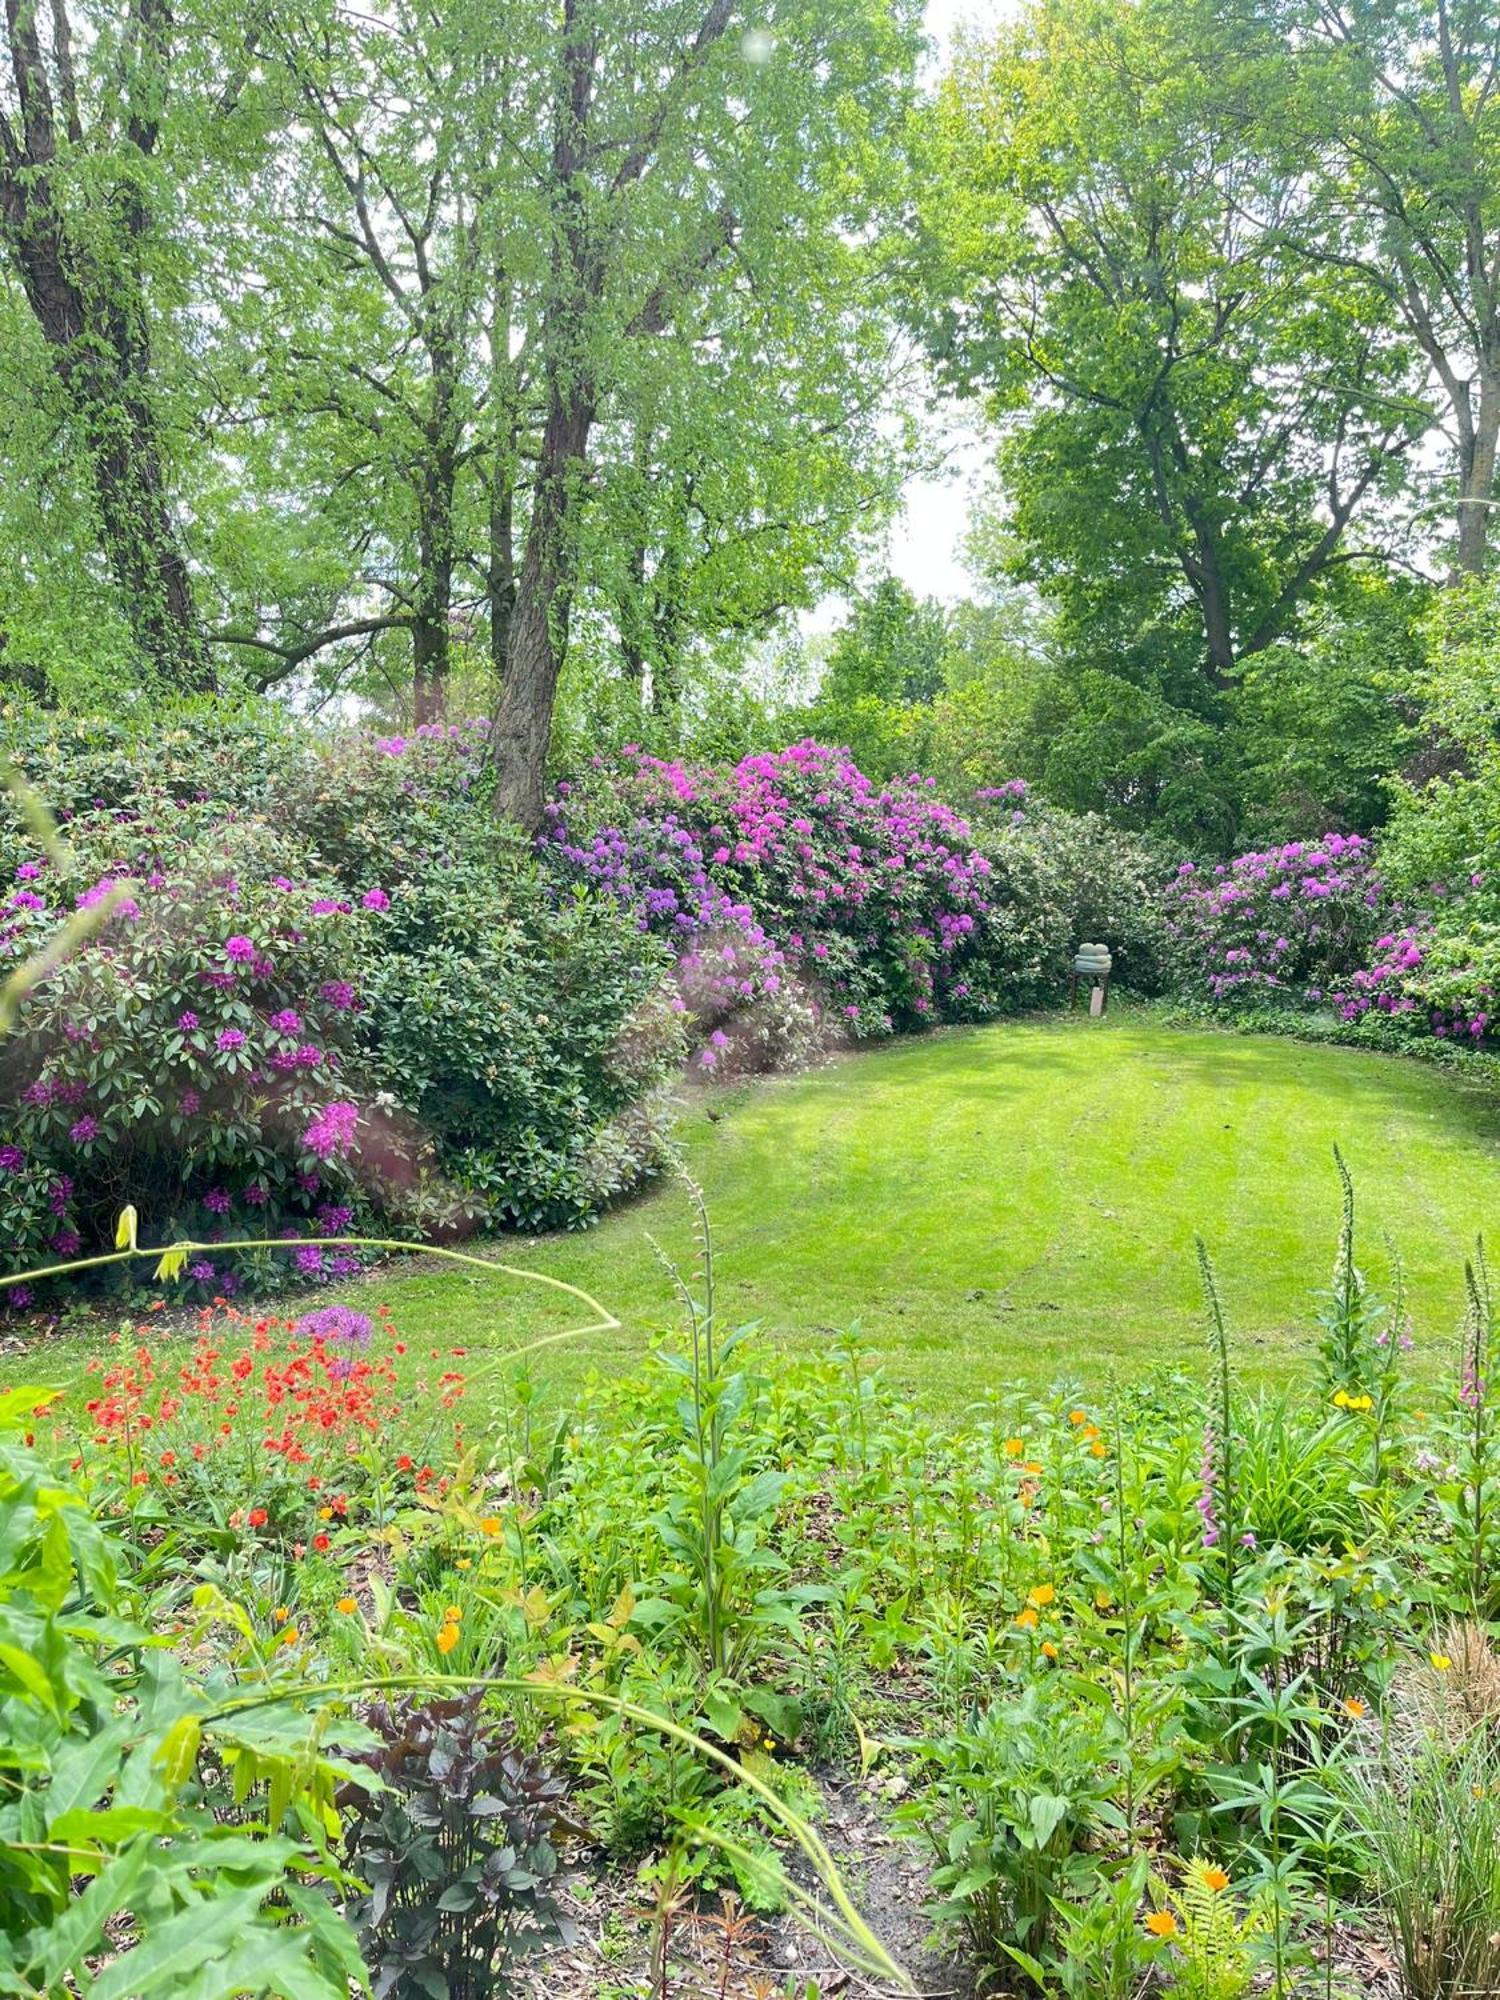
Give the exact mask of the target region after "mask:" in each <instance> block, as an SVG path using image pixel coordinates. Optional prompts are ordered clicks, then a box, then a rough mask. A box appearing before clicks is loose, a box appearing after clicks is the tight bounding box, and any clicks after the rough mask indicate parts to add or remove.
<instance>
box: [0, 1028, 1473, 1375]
mask: <svg viewBox="0 0 1500 2000" xmlns="http://www.w3.org/2000/svg"><path fill="white" fill-rule="evenodd" d="M681 1130H682V1140H683V1146H684V1152H685V1156H686V1161H687V1164H688V1166H689V1168H690V1170H691V1171H692V1173H693V1174H694V1175H695V1176H696V1178H697V1179H698V1180H699V1181H700V1182H701V1184H702V1186H703V1189H704V1192H705V1194H706V1196H707V1200H708V1205H709V1209H710V1212H711V1214H712V1216H713V1220H714V1226H715V1238H716V1243H717V1246H718V1262H719V1278H720V1294H721V1301H722V1305H723V1310H724V1313H725V1315H726V1317H727V1318H728V1319H729V1320H731V1321H736V1322H737V1321H741V1320H747V1319H756V1320H759V1321H761V1322H762V1323H763V1327H764V1329H765V1334H766V1337H767V1338H768V1339H771V1340H774V1341H777V1342H784V1343H786V1344H787V1345H788V1346H789V1347H798V1346H805V1345H810V1344H816V1343H818V1342H820V1341H825V1340H827V1339H828V1337H829V1336H830V1335H831V1334H833V1333H835V1332H837V1331H839V1330H841V1329H843V1328H845V1327H847V1326H849V1325H850V1324H851V1323H852V1322H854V1321H858V1322H859V1323H860V1326H861V1329H862V1333H863V1335H864V1339H865V1342H866V1344H867V1346H868V1348H869V1349H870V1350H871V1352H872V1353H873V1354H874V1355H875V1356H876V1357H878V1358H879V1359H880V1360H882V1361H884V1362H885V1363H886V1364H887V1366H888V1368H889V1370H890V1372H891V1374H892V1375H893V1376H894V1377H895V1378H896V1379H897V1380H898V1381H899V1382H900V1383H901V1384H902V1385H903V1386H904V1387H906V1388H908V1389H910V1390H913V1391H916V1392H920V1393H921V1395H922V1396H923V1398H924V1400H926V1401H927V1402H928V1403H929V1404H930V1406H931V1407H933V1408H934V1409H937V1410H947V1411H952V1410H954V1409H956V1408H958V1407H961V1406H962V1405H963V1404H965V1403H967V1402H968V1401H970V1400H971V1399H972V1398H974V1397H975V1396H977V1395H979V1394H981V1393H982V1392H983V1391H985V1390H990V1389H1002V1388H1004V1387H1006V1386H1007V1385H1009V1384H1012V1383H1024V1384H1028V1385H1033V1386H1036V1385H1045V1384H1047V1383H1049V1382H1051V1381H1054V1380H1057V1379H1060V1378H1064V1377H1066V1378H1071V1379H1074V1380H1077V1381H1079V1382H1082V1383H1085V1384H1089V1385H1093V1386H1094V1387H1097V1386H1098V1385H1099V1384H1100V1382H1101V1381H1102V1379H1103V1377H1104V1375H1105V1374H1106V1372H1108V1371H1109V1370H1118V1371H1120V1372H1122V1373H1126V1374H1138V1373H1140V1372H1142V1371H1144V1370H1146V1369H1148V1368H1150V1367H1151V1366H1153V1365H1156V1364H1175V1363H1187V1364H1188V1365H1191V1366H1194V1367H1196V1366H1198V1365H1199V1364H1200V1358H1201V1355H1202V1351H1203V1336H1202V1315H1201V1301H1200V1297H1199V1291H1198V1279H1197V1275H1196V1270H1195V1266H1194V1259H1193V1234H1194V1232H1195V1231H1201V1232H1202V1233H1203V1235H1204V1236H1205V1238H1206V1239H1207V1241H1208V1243H1209V1246H1210V1248H1211V1250H1212V1252H1213V1255H1214V1258H1215V1261H1216V1264H1217V1266H1218V1269H1219V1272H1220V1276H1221V1279H1222V1281H1223V1288H1224V1292H1225V1297H1226V1300H1227V1304H1228V1308H1229V1312H1230V1315H1231V1319H1232V1322H1233V1325H1234V1327H1235V1330H1236V1335H1237V1352H1238V1353H1239V1355H1240V1357H1241V1359H1242V1363H1243V1365H1244V1366H1245V1367H1246V1368H1247V1369H1254V1370H1258V1371H1260V1372H1263V1373H1264V1374H1265V1375H1266V1376H1267V1377H1269V1378H1272V1379H1274V1378H1275V1377H1277V1376H1279V1375H1281V1374H1283V1373H1284V1372H1286V1370H1287V1369H1288V1368H1289V1366H1290V1364H1291V1362H1292V1359H1293V1357H1294V1355H1296V1354H1300V1353H1302V1352H1305V1351H1306V1350H1307V1349H1308V1348H1309V1347H1310V1345H1311V1341H1312V1334H1311V1331H1310V1319H1311V1303H1310V1296H1309V1295H1310V1294H1311V1293H1312V1292H1313V1291H1314V1290H1315V1289H1317V1288H1319V1287H1321V1286H1323V1285H1326V1283H1327V1282H1328V1277H1329V1272H1330V1269H1331V1264H1332V1257H1333V1246H1334V1234H1335V1230H1336V1226H1337V1218H1338V1186H1337V1180H1336V1177H1335V1173H1334V1167H1333V1161H1332V1156H1331V1149H1332V1147H1333V1145H1334V1143H1335V1141H1337V1143H1338V1144H1339V1145H1340V1146H1341V1147H1342V1149H1343V1152H1344V1155H1345V1157H1346V1159H1347V1160H1348V1161H1349V1163H1350V1166H1351V1168H1352V1170H1353V1173H1354V1176H1355V1181H1356V1186H1357V1188H1358V1191H1359V1198H1360V1216H1361V1233H1362V1250H1361V1262H1362V1263H1363V1264H1364V1265H1365V1267H1366V1268H1367V1269H1369V1270H1370V1271H1371V1272H1372V1275H1374V1276H1375V1277H1376V1278H1377V1280H1380V1279H1382V1278H1383V1277H1384V1275H1385V1272H1386V1269H1387V1256H1386V1250H1385V1246H1384V1243H1383V1241H1382V1237H1383V1235H1384V1233H1385V1232H1389V1234H1390V1235H1391V1237H1393V1238H1394V1240H1395V1241H1396V1243H1397V1244H1398V1246H1399V1248H1400V1250H1401V1253H1402V1257H1403V1259H1404V1262H1405V1265H1406V1270H1407V1278H1408V1285H1409V1291H1410V1296H1411V1303H1412V1307H1413V1311H1414V1314H1415V1319H1416V1331H1417V1338H1418V1345H1419V1349H1420V1350H1422V1351H1423V1352H1424V1353H1425V1355H1426V1356H1427V1357H1428V1358H1429V1359H1431V1358H1433V1357H1434V1353H1435V1350H1436V1349H1437V1348H1438V1347H1439V1346H1440V1347H1441V1349H1442V1351H1443V1353H1444V1354H1446V1353H1448V1352H1449V1351H1451V1348H1452V1345H1453V1342H1454V1339H1455V1332H1456V1327H1457V1323H1458V1319H1459V1314H1460V1311H1461V1304H1462V1276H1463V1259H1464V1256H1465V1254H1466V1253H1467V1251H1468V1250H1469V1249H1470V1248H1471V1247H1472V1243H1473V1239H1474V1236H1475V1234H1476V1232H1477V1231H1479V1230H1481V1229H1484V1228H1485V1227H1486V1225H1487V1224H1488V1223H1489V1222H1490V1221H1491V1220H1492V1219H1494V1218H1495V1217H1497V1216H1500V1146H1497V1141H1500V1105H1497V1103H1496V1102H1495V1100H1494V1099H1493V1097H1491V1096H1489V1095H1487V1094H1485V1093H1484V1092H1482V1091H1479V1090H1475V1089H1474V1088H1472V1087H1470V1086H1466V1085H1465V1084H1463V1083H1461V1082H1459V1081H1456V1080H1455V1079H1454V1078H1453V1077H1452V1076H1451V1075H1447V1074H1443V1073H1440V1072H1437V1071H1434V1070H1431V1069H1428V1068H1426V1067H1424V1066H1422V1065H1420V1064H1417V1063H1414V1062H1404V1061H1402V1060H1401V1059H1400V1058H1397V1057H1390V1056H1382V1055H1377V1054H1366V1053H1364V1052H1361V1051H1351V1050H1348V1049H1342V1048H1328V1047H1314V1046H1307V1045H1304V1044H1301V1043H1297V1042H1294V1041H1289V1040H1284V1039H1281V1038H1279V1037H1254V1036H1244V1037H1241V1036H1235V1035H1229V1034H1219V1033H1215V1032H1212V1031H1204V1030H1197V1029H1188V1028H1180V1027H1175V1026H1168V1025H1165V1024H1163V1023H1161V1022H1159V1021H1157V1020H1155V1019H1154V1018H1153V1017H1151V1016H1150V1015H1147V1014H1141V1013H1130V1012H1126V1011H1123V1010H1122V1011H1121V1012H1119V1013H1118V1014H1115V1015H1112V1016H1111V1017H1110V1018H1108V1019H1107V1020H1105V1021H1104V1022H1090V1021H1087V1020H1085V1019H1083V1018H1082V1017H1078V1018H1075V1019H1047V1020H1038V1021H1027V1022H1007V1023H1004V1024H1000V1025H997V1026H994V1027H988V1028H983V1029H976V1030H965V1031H952V1032H947V1033H942V1034H935V1035H932V1036H929V1037H925V1038H922V1039H911V1040H905V1041H900V1042H895V1043H891V1044H886V1045H883V1046H880V1047H878V1048H875V1049H873V1050H871V1051H869V1052H867V1053H861V1054H859V1055H856V1056H850V1057H848V1058H845V1059H843V1060H840V1061H838V1062H835V1063H833V1064H830V1065H829V1066H827V1067H825V1068H822V1069H818V1070H814V1071H811V1072H808V1073H806V1074H803V1075H800V1076H797V1077H792V1078H787V1079H781V1080H776V1081H772V1082H767V1083H761V1084H757V1085H754V1086H752V1087H748V1088H745V1089H743V1090H741V1091H740V1092H738V1093H736V1095H734V1096H733V1097H730V1098H725V1097H718V1098H708V1097H706V1096H699V1095H695V1096H694V1098H693V1100H692V1104H691V1108H690V1109H689V1110H688V1111H687V1112H686V1113H685V1115H684V1118H683V1122H682V1128H681ZM648 1234H649V1236H654V1237H656V1238H657V1239H658V1241H659V1242H660V1243H661V1245H662V1246H663V1248H664V1250H665V1251H666V1252H667V1253H668V1254H669V1255H670V1256H672V1257H674V1258H677V1259H680V1260H682V1261H683V1263H684V1265H688V1266H690V1263H691V1255H692V1248H691V1244H692V1238H691V1230H690V1226H689V1219H688V1207H687V1202H686V1199H685V1196H684V1194H683V1191H682V1190H681V1189H680V1188H679V1187H676V1186H673V1185H670V1184H669V1185H663V1186H659V1187H657V1188H656V1189H654V1190H653V1191H652V1192H651V1193H649V1194H648V1195H646V1196H644V1197H642V1198H640V1199H638V1200H636V1201H635V1202H633V1203H630V1204H628V1205H627V1206H625V1207H623V1208H621V1209H620V1210H618V1211H617V1212H615V1213H614V1214H612V1215H610V1216H608V1217H606V1218H605V1220H604V1221H603V1222H602V1223H601V1224H600V1225H599V1226H598V1227H597V1228H595V1229H592V1230H589V1231H587V1232H585V1233H583V1234H580V1235H574V1236H561V1237H547V1238H540V1239H533V1240H530V1241H526V1240H523V1239H519V1238H509V1239H507V1240H506V1241H505V1243H504V1244H503V1245H501V1246H498V1254H500V1255H503V1256H504V1257H505V1258H506V1259H507V1261H510V1262H513V1263H522V1264H527V1265H529V1266H531V1267H532V1268H534V1269H536V1270H538V1271H544V1272H546V1273H548V1274H550V1275H551V1276H554V1277H559V1278H564V1279H567V1280H569V1281H571V1282H572V1283H575V1284H579V1285H582V1286H584V1287H586V1288H587V1289H588V1290H589V1291H590V1292H592V1293H594V1294H595V1295H596V1296H597V1297H598V1298H600V1299H602V1300H603V1301H604V1303H605V1304H606V1305H607V1306H609V1308H610V1309H611V1310H612V1311H613V1312H614V1313H615V1314H617V1315H618V1317H619V1318H620V1319H621V1320H622V1321H623V1322H624V1327H623V1329H622V1331H621V1332H619V1333H617V1334H611V1335H607V1336H598V1335H593V1336H588V1337H587V1338H585V1339H583V1340H581V1341H579V1342H577V1343H573V1344H566V1345H563V1346H559V1347H556V1348H553V1349H550V1350H549V1351H548V1352H547V1353H546V1354H544V1355H542V1356H540V1357H539V1358H538V1360H537V1362H536V1364H535V1368H536V1374H537V1376H538V1378H539V1379H543V1380H545V1381H546V1382H547V1383H548V1384H549V1386H550V1388H551V1389H552V1390H553V1391H554V1392H556V1393H565V1392H566V1390H567V1388H568V1387H569V1385H570V1384H572V1383H575V1382H576V1381H578V1380H579V1379H580V1377H581V1376H582V1375H583V1374H584V1373H586V1372H587V1371H588V1370H589V1369H590V1368H594V1367H598V1368H603V1369H619V1368H622V1367H625V1366H628V1365H629V1364H630V1362H631V1361H632V1360H634V1359H636V1358H638V1357H639V1356H640V1355H641V1354H642V1353H643V1352H644V1350H645V1348H646V1346H647V1344H648V1342H649V1340H650V1337H651V1335H652V1334H653V1332H655V1331H657V1330H659V1329H661V1328H662V1327H664V1326H667V1325H670V1324H671V1323H672V1320H673V1306H672V1295H671V1286H670V1283H669V1281H668V1279H667V1277H666V1275H665V1273H664V1271H663V1269H662V1266H661V1264H660V1262H659V1260H658V1257H657V1254H656V1252H655V1251H654V1250H653V1248H652V1245H651V1243H650V1241H649V1240H648ZM340 1296H341V1297H345V1298H347V1300H348V1302H349V1303H351V1304H355V1305H362V1306H365V1307H368V1306H370V1305H372V1304H374V1303H375V1302H376V1301H378V1300H384V1301H386V1302H387V1303H389V1304H390V1306H391V1307H392V1308H393V1310H394V1312H395V1315H396V1319H397V1323H398V1325H399V1326H400V1328H401V1329H402V1331H403V1333H404V1334H405V1335H406V1336H407V1338H408V1339H409V1340H410V1341H412V1342H413V1343H416V1342H418V1341H433V1342H438V1343H441V1344H442V1345H443V1346H444V1347H446V1346H449V1345H454V1344H457V1345H462V1346H465V1347H467V1348H469V1349H470V1350H471V1352H474V1353H476V1354H477V1352H478V1351H479V1350H481V1349H487V1348H491V1347H509V1346H512V1345H517V1344H520V1343H522V1342H524V1341H527V1340H530V1339H535V1338H537V1337H538V1336H539V1335H542V1334H545V1333H547V1332H550V1331H552V1330H554V1329H556V1328H559V1327H563V1326H566V1325H568V1324H569V1323H570V1318H569V1313H570V1310H572V1309H571V1307H570V1302H567V1301H563V1302H561V1306H559V1303H558V1302H557V1301H556V1300H555V1298H554V1297H549V1295H548V1294H546V1293H545V1292H543V1291H541V1290H540V1289H539V1288H538V1289H532V1288H527V1287H522V1286H518V1285H513V1284H510V1283H501V1282H497V1281H491V1280H489V1279H486V1278H484V1277H482V1276H481V1275H480V1274H478V1273H473V1272H469V1271H464V1270H460V1269H458V1268H456V1267H452V1266H448V1267H444V1266H439V1265H436V1264H434V1263H432V1262H430V1261H428V1262H426V1263H425V1264H415V1265H413V1266H410V1267H400V1266H397V1267H394V1268H391V1269H388V1270H387V1271H385V1272H384V1273H382V1274H381V1275H380V1276H379V1277H378V1278H377V1279H376V1280H375V1281H373V1282H372V1283H369V1284H365V1285H360V1286H355V1287H353V1288H351V1289H350V1290H349V1291H348V1292H346V1293H341V1294H340ZM577 1318H578V1314H577V1312H576V1310H572V1323H575V1324H576V1323H577ZM70 1345H71V1343H70ZM80 1351H81V1350H80ZM62 1358H63V1357H62V1356H55V1357H53V1359H54V1360H61V1359H62ZM28 1370H29V1372H32V1373H42V1372H47V1373H52V1374H56V1373H58V1372H60V1371H58V1370H56V1369H52V1370H47V1371H43V1370H41V1369H39V1368H38V1367H37V1357H36V1356H33V1357H32V1359H31V1361H30V1362H29V1363H28ZM7 1372H10V1371H7ZM68 1372H71V1370H69V1371H68Z"/></svg>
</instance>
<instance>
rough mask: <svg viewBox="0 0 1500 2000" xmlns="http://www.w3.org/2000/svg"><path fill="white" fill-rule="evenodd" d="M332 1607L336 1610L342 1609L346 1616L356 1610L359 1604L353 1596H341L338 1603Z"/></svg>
mask: <svg viewBox="0 0 1500 2000" xmlns="http://www.w3.org/2000/svg"><path fill="white" fill-rule="evenodd" d="M334 1609H335V1610H336V1611H342V1612H343V1614H344V1616H345V1617H346V1618H347V1617H350V1616H352V1615H353V1613H354V1612H356V1611H358V1609H359V1604H358V1601H357V1600H356V1599H355V1598H352V1597H341V1598H340V1599H339V1601H338V1603H337V1604H336V1605H335V1606H334Z"/></svg>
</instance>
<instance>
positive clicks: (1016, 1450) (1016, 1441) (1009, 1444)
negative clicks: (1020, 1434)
mask: <svg viewBox="0 0 1500 2000" xmlns="http://www.w3.org/2000/svg"><path fill="white" fill-rule="evenodd" d="M1025 1449H1026V1440H1025V1438H1007V1439H1006V1440H1005V1456H1006V1457H1007V1458H1019V1457H1020V1456H1021V1453H1022V1452H1023V1451H1024V1450H1025Z"/></svg>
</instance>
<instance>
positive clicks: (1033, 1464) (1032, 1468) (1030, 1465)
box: [1021, 1458, 1042, 1472]
mask: <svg viewBox="0 0 1500 2000" xmlns="http://www.w3.org/2000/svg"><path fill="white" fill-rule="evenodd" d="M1021 1470H1022V1471H1023V1472H1040V1471H1041V1470H1042V1461H1041V1460H1040V1459H1039V1458H1028V1459H1027V1461H1026V1463H1025V1464H1024V1465H1023V1466H1022V1467H1021Z"/></svg>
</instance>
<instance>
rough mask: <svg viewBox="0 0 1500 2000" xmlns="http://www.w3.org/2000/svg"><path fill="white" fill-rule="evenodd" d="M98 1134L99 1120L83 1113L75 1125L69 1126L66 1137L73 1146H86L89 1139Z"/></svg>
mask: <svg viewBox="0 0 1500 2000" xmlns="http://www.w3.org/2000/svg"><path fill="white" fill-rule="evenodd" d="M98 1136H99V1120H98V1119H97V1118H93V1117H90V1116H88V1115H87V1114H85V1115H84V1116H83V1117H82V1118H80V1119H79V1120H78V1122H77V1123H76V1124H75V1125H72V1126H70V1127H69V1130H68V1137H69V1138H70V1139H71V1140H72V1141H73V1144H74V1145H75V1146H86V1145H87V1144H88V1143H89V1141H90V1140H91V1139H97V1138H98Z"/></svg>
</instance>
